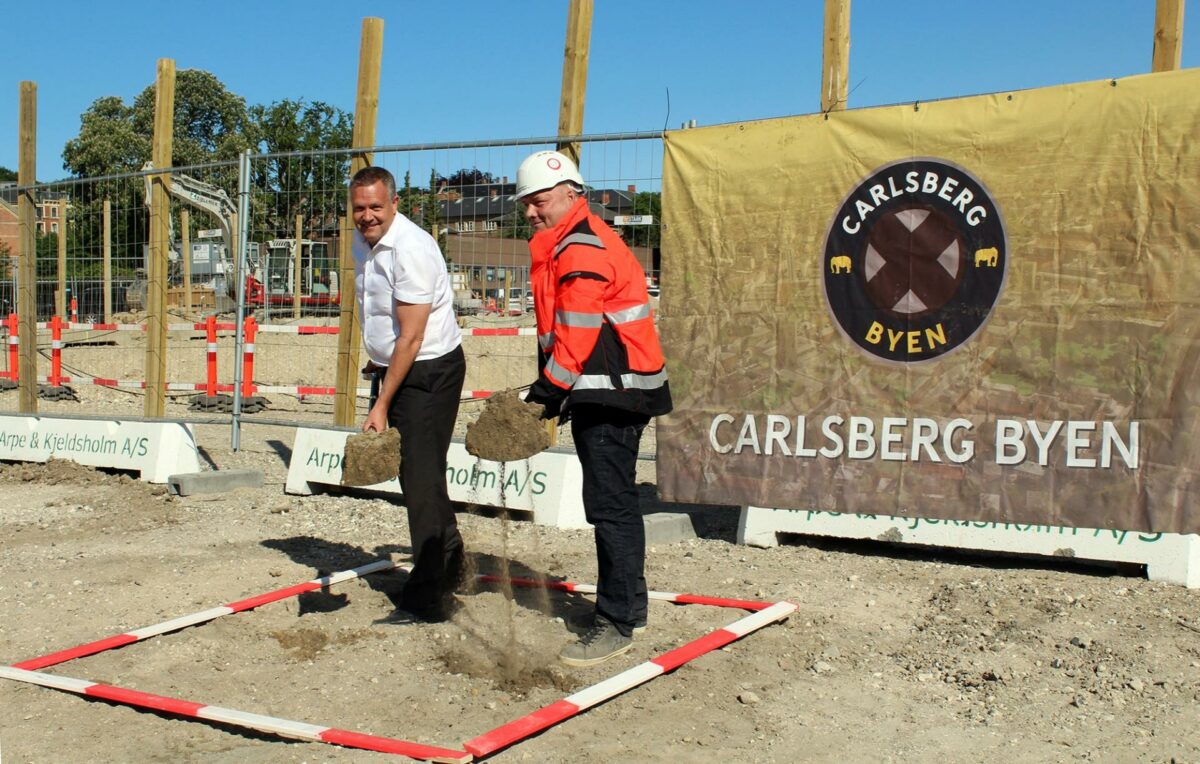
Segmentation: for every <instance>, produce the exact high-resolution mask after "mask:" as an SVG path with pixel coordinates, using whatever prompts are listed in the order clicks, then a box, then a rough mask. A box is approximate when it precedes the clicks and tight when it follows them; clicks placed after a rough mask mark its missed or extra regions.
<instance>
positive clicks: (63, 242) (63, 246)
mask: <svg viewBox="0 0 1200 764" xmlns="http://www.w3.org/2000/svg"><path fill="white" fill-rule="evenodd" d="M60 193H61V192H60ZM54 207H55V209H57V210H58V234H57V235H55V237H54V238H55V239H56V240H57V241H56V243H57V244H58V289H57V290H56V291H55V293H54V312H55V313H57V314H58V315H59V316H60V317H61V318H66V317H67V201H66V199H63V198H61V197H60V198H59V200H58V203H57V204H56V205H54Z"/></svg>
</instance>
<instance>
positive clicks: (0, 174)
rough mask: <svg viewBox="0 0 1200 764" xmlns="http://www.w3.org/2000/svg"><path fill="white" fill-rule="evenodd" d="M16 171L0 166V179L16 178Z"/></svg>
mask: <svg viewBox="0 0 1200 764" xmlns="http://www.w3.org/2000/svg"><path fill="white" fill-rule="evenodd" d="M16 179H17V173H16V171H15V170H10V169H8V168H7V167H0V180H16Z"/></svg>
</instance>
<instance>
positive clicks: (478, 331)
mask: <svg viewBox="0 0 1200 764" xmlns="http://www.w3.org/2000/svg"><path fill="white" fill-rule="evenodd" d="M37 328H38V329H50V322H49V321H42V322H40V323H38V325H37ZM205 328H206V325H205V324H203V323H199V324H186V323H179V324H167V331H169V332H202V331H204V330H205ZM235 329H237V324H235V323H229V322H225V323H219V324H217V331H219V332H232V331H234V330H235ZM257 329H258V331H260V332H272V333H276V334H306V335H312V334H338V333H340V332H341V328H340V327H337V326H315V325H314V326H297V325H291V324H259V325H258V326H257ZM62 330H63V331H73V332H81V331H92V332H144V331H146V325H145V324H103V323H90V324H85V323H80V322H78V321H63V322H62ZM461 331H462V333H463V336H464V337H536V336H537V328H536V327H532V326H506V327H497V328H495V329H488V328H474V329H463V330H461Z"/></svg>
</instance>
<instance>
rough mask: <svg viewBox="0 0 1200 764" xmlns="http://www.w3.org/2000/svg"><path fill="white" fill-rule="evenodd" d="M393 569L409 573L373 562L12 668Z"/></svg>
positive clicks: (90, 651)
mask: <svg viewBox="0 0 1200 764" xmlns="http://www.w3.org/2000/svg"><path fill="white" fill-rule="evenodd" d="M393 568H399V569H400V570H409V569H410V568H409V566H406V565H398V564H396V563H395V562H393V561H391V560H376V561H375V562H372V563H370V564H368V565H363V566H361V567H358V568H354V569H353V570H343V571H341V572H339V573H331V574H329V575H328V576H322V577H320V578H314V579H313V580H311V581H307V582H305V583H303V584H296V585H295V586H288V587H285V588H283V589H276V590H275V591H273V592H267V593H266V594H260V595H258V596H257V597H250V598H248V599H244V600H238V601H237V602H231V603H229V604H228V605H222V606H221V607H214V608H209V609H208V610H201V611H200V612H198V613H192V614H191V615H185V616H180V617H179V618H172V619H171V620H169V621H163V622H162V623H159V624H155V625H154V626H147V627H145V628H142V629H136V630H134V631H128V632H125V633H124V634H117V635H116V636H113V637H107V638H105V639H100V640H97V641H95V642H88V643H87V644H84V645H79V646H78V647H72V648H70V649H69V650H62V651H60V652H57V653H50V654H49V655H43V656H41V657H38V658H31V659H30V660H27V661H21V662H20V663H14V664H13V666H14V667H15V668H19V669H26V670H28V671H36V670H37V669H43V668H46V667H47V666H54V665H57V664H59V663H65V662H67V661H70V660H75V659H76V658H82V657H84V656H87V655H95V654H96V653H100V652H104V651H105V650H111V649H113V648H115V647H122V646H124V645H128V644H132V643H134V642H140V641H142V640H143V639H149V638H150V637H156V636H158V635H159V634H166V633H168V632H172V631H178V630H180V629H186V628H187V627H189V626H195V625H197V624H201V623H206V622H208V621H211V620H213V619H214V618H220V617H221V616H224V615H231V614H233V613H240V612H242V611H243V610H252V609H254V608H256V607H261V606H262V605H266V604H267V603H270V602H278V601H279V600H282V599H286V598H288V597H295V596H297V595H300V594H304V593H305V592H311V591H315V590H317V589H324V588H325V587H328V586H333V585H334V584H340V583H342V582H343V581H349V580H351V579H354V578H361V577H362V576H366V575H369V574H371V573H379V572H381V571H385V570H391V569H393Z"/></svg>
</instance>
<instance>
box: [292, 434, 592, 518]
mask: <svg viewBox="0 0 1200 764" xmlns="http://www.w3.org/2000/svg"><path fill="white" fill-rule="evenodd" d="M349 435H350V432H348V431H342V430H323V429H314V428H306V427H301V428H298V429H297V430H296V440H295V441H294V443H293V445H292V457H291V461H290V462H289V463H288V477H287V484H286V486H285V490H286V491H287V492H288V493H291V494H310V493H313V492H314V490H320V487H321V486H336V485H340V484H341V480H342V453H343V451H344V449H345V444H346V438H347V437H348V436H349ZM447 461H448V464H447V468H446V484H447V487H448V489H449V491H450V498H451V499H452V500H454V501H459V502H464V503H469V504H481V505H484V506H491V507H503V508H506V509H516V510H522V511H525V512H531V513H533V521H534V522H535V523H539V524H541V525H551V526H554V527H557V528H588V527H591V526H589V525H588V523H587V521H586V520H585V519H584V514H583V494H582V490H583V476H582V474H581V472H580V469H579V460H578V459H577V458H576V456H575V454H574V453H573V452H571V451H568V450H565V449H549V450H547V451H543V452H542V453H540V454H537V455H535V456H533V457H531V458H529V459H524V460H521V461H519V462H492V461H488V460H486V459H477V458H475V457H474V456H471V455H470V454H468V453H467V450H466V447H465V446H464V445H463V443H462V441H458V440H456V441H454V442H452V443H451V444H450V452H449V454H448V455H447ZM365 488H366V490H373V491H382V492H385V493H394V494H400V493H401V491H400V481H399V480H397V479H392V480H389V481H387V482H385V483H379V484H377V485H373V486H366V487H365Z"/></svg>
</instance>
